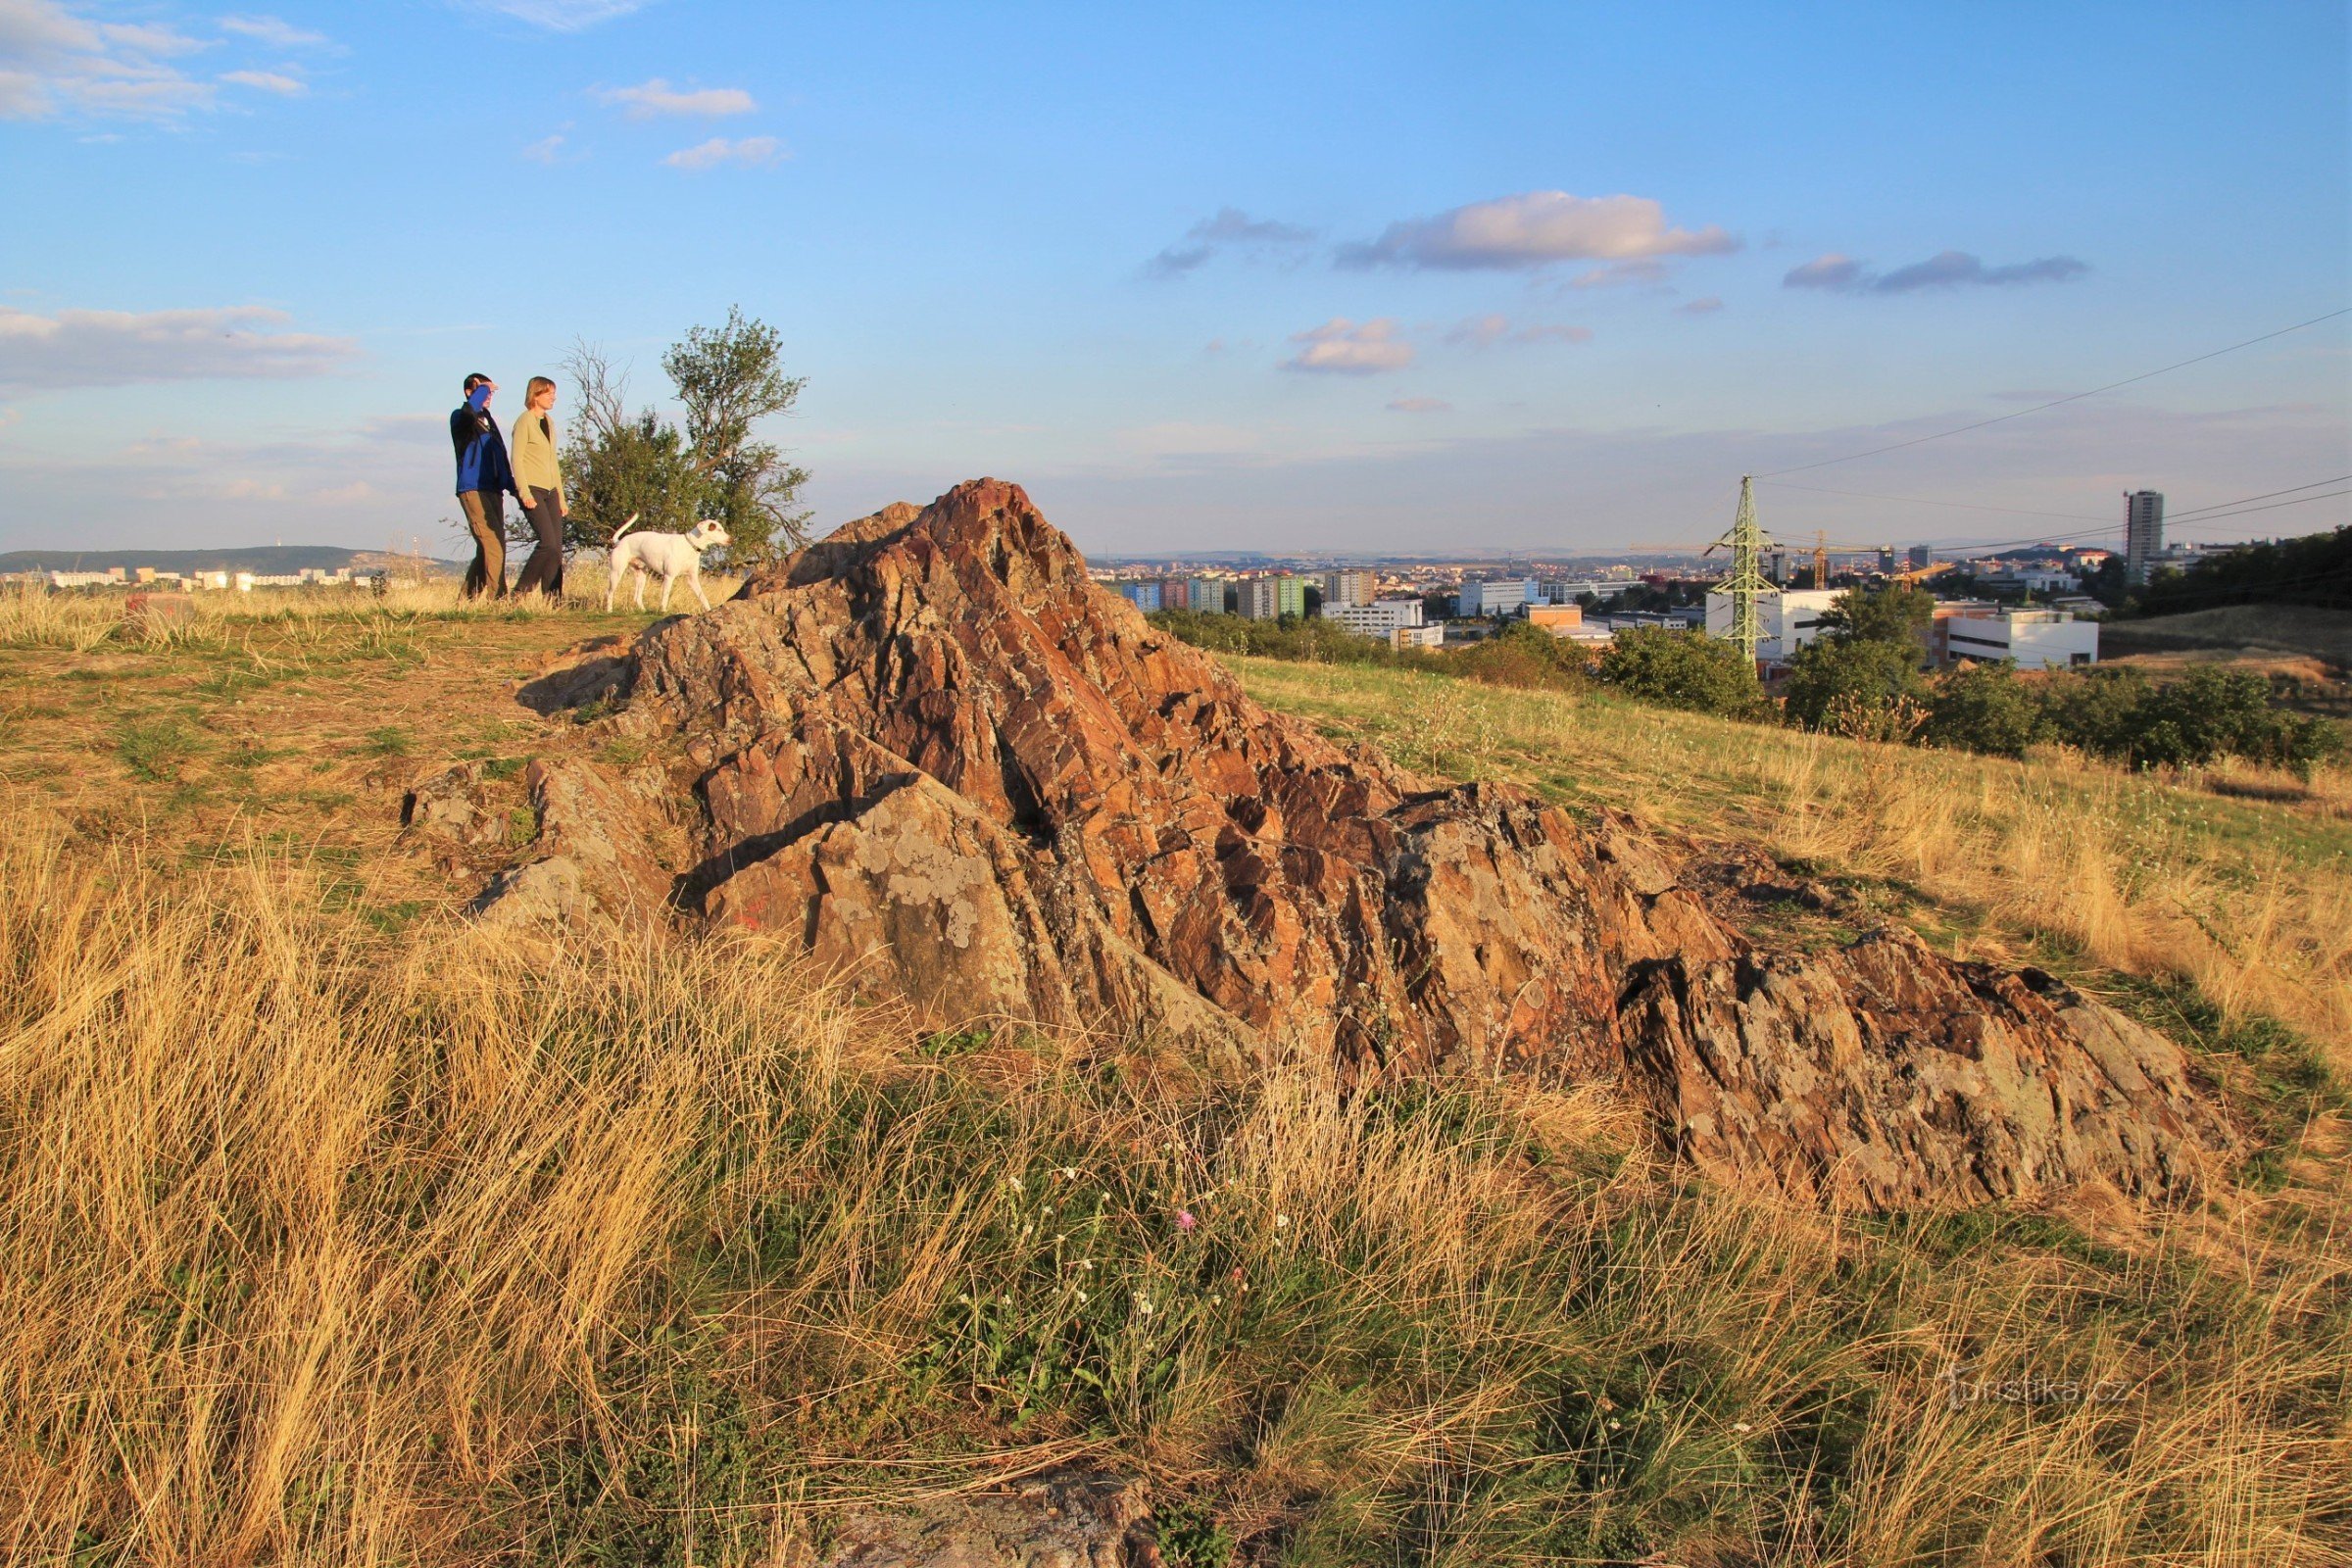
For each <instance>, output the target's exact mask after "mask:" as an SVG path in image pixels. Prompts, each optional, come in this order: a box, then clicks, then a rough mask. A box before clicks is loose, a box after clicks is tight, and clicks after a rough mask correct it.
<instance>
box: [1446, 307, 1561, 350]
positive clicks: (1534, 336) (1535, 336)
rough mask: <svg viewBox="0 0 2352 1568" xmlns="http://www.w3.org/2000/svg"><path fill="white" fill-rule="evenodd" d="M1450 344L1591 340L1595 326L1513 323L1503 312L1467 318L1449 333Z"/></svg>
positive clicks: (1473, 346) (1480, 346)
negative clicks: (1520, 324) (1514, 324)
mask: <svg viewBox="0 0 2352 1568" xmlns="http://www.w3.org/2000/svg"><path fill="white" fill-rule="evenodd" d="M1592 341H1593V329H1592V328H1591V327H1589V326H1557V325H1551V324H1547V323H1530V324H1527V325H1523V326H1513V325H1512V324H1511V319H1510V318H1509V317H1507V316H1504V315H1502V314H1501V313H1500V312H1490V313H1489V314H1487V315H1485V316H1473V317H1470V318H1467V319H1464V320H1463V321H1461V322H1460V323H1459V324H1457V325H1456V326H1455V327H1454V329H1453V330H1452V331H1450V332H1448V333H1446V342H1448V343H1467V344H1468V345H1470V346H1471V347H1472V348H1479V349H1483V348H1491V347H1493V346H1494V345H1495V344H1497V343H1590V342H1592Z"/></svg>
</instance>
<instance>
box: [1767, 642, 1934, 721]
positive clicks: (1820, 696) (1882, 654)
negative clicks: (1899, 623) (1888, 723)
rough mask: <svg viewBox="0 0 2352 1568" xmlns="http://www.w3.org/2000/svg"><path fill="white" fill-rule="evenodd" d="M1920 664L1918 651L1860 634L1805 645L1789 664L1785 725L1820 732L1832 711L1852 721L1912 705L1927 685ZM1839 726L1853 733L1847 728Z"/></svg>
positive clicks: (1916, 701) (1909, 646)
mask: <svg viewBox="0 0 2352 1568" xmlns="http://www.w3.org/2000/svg"><path fill="white" fill-rule="evenodd" d="M1919 661H1920V654H1919V650H1918V649H1917V648H1915V647H1913V646H1911V645H1910V644H1908V643H1896V642H1884V641H1881V640H1879V639H1878V638H1876V637H1866V636H1862V635H1858V634H1857V635H1849V636H1842V637H1824V638H1823V639H1822V640H1821V641H1819V642H1817V643H1808V644H1807V645H1806V646H1804V647H1802V648H1800V649H1798V650H1797V651H1796V657H1795V658H1793V659H1791V660H1790V661H1789V688H1788V692H1787V696H1788V711H1789V720H1790V721H1791V722H1793V723H1798V724H1802V725H1804V726H1805V728H1807V729H1821V728H1823V727H1825V726H1826V725H1827V724H1828V723H1829V720H1830V717H1831V715H1832V713H1833V712H1836V713H1839V714H1843V715H1846V716H1847V717H1849V718H1850V717H1851V716H1853V715H1857V714H1861V713H1867V712H1871V711H1892V710H1893V709H1894V708H1895V707H1896V706H1897V705H1899V704H1913V705H1916V704H1917V703H1918V702H1919V701H1920V699H1921V697H1922V696H1923V694H1924V693H1925V691H1926V685H1927V683H1926V682H1925V681H1924V680H1923V679H1922V678H1921V676H1920V673H1919ZM1838 727H1839V728H1841V729H1844V730H1847V731H1849V732H1850V731H1851V729H1852V725H1851V724H1850V723H1845V724H1840V725H1839V726H1838Z"/></svg>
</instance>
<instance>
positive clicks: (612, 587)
mask: <svg viewBox="0 0 2352 1568" xmlns="http://www.w3.org/2000/svg"><path fill="white" fill-rule="evenodd" d="M636 523H637V514H636V513H634V512H632V513H630V514H629V520H628V521H627V522H624V523H622V524H621V525H620V526H619V527H618V528H615V529H613V554H612V558H611V560H610V561H609V562H607V564H606V566H605V573H606V575H605V608H606V609H607V610H611V609H612V608H613V595H614V594H616V593H618V592H620V579H621V577H622V575H623V574H624V573H626V572H631V571H634V572H636V573H637V608H638V609H639V610H643V609H644V608H645V579H646V578H648V577H660V578H661V579H662V610H664V611H667V610H668V609H669V589H670V585H671V584H672V583H674V582H676V581H677V580H678V579H679V578H680V577H683V578H685V579H686V582H687V585H688V586H689V587H691V588H693V590H694V597H695V598H697V599H700V600H701V601H702V602H703V608H704V609H705V610H709V609H710V608H711V598H710V596H709V595H708V594H706V593H704V592H703V552H704V551H706V550H711V549H715V548H716V547H718V546H719V545H723V544H727V543H730V542H731V541H729V539H728V538H727V530H726V529H724V528H722V527H720V526H719V525H718V521H717V519H716V518H713V517H705V518H704V519H703V520H702V521H700V522H698V523H696V524H695V525H694V531H693V532H691V533H641V534H638V535H636V536H635V537H633V538H628V539H623V538H622V537H621V535H622V534H624V533H627V532H628V531H629V530H630V529H631V528H632V527H634V526H636Z"/></svg>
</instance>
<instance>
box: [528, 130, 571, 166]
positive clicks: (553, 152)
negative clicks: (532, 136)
mask: <svg viewBox="0 0 2352 1568" xmlns="http://www.w3.org/2000/svg"><path fill="white" fill-rule="evenodd" d="M563 151H564V138H563V137H562V136H561V135H555V136H542V137H540V138H539V139H538V140H537V141H535V142H533V143H531V144H530V145H529V146H528V147H525V148H524V149H523V150H522V156H523V157H525V158H527V159H529V160H530V161H531V162H532V163H534V164H552V163H554V162H555V161H556V159H557V158H558V157H559V156H561V155H562V153H563Z"/></svg>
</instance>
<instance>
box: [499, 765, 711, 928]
mask: <svg viewBox="0 0 2352 1568" xmlns="http://www.w3.org/2000/svg"><path fill="white" fill-rule="evenodd" d="M523 783H524V785H525V787H526V788H527V789H528V790H529V792H530V801H531V809H532V811H533V812H534V814H535V815H536V817H537V821H538V831H537V833H536V835H535V836H534V837H533V839H532V841H531V846H530V851H529V854H528V856H527V857H526V858H525V859H524V860H523V861H522V863H520V864H519V865H516V866H515V867H513V868H512V869H510V870H507V871H503V872H501V873H500V874H499V875H498V877H497V878H496V879H494V880H493V881H492V882H491V884H490V885H489V886H488V887H487V888H485V889H483V890H482V894H481V897H479V898H477V899H476V900H474V902H473V908H472V913H473V915H474V916H475V918H477V919H479V920H481V921H482V922H483V923H484V924H486V925H495V926H510V927H520V928H526V929H532V930H540V931H545V930H550V929H555V928H560V927H564V926H570V925H574V924H577V923H580V922H582V921H586V920H596V921H598V922H599V923H600V924H620V925H644V924H647V923H650V922H652V921H655V920H658V919H660V918H662V916H664V915H665V914H666V913H667V909H668V903H669V893H670V888H671V886H672V884H673V882H674V878H673V876H672V875H671V873H670V872H669V870H668V868H667V867H666V866H665V865H664V864H663V859H664V856H663V846H662V838H663V836H664V833H663V829H664V828H665V827H666V826H667V825H668V823H669V820H670V802H669V799H668V796H669V791H668V788H667V781H666V780H665V779H664V778H663V777H662V774H661V773H660V771H659V770H658V769H650V768H648V769H640V770H639V771H637V772H635V773H632V774H630V775H628V776H626V777H625V778H621V779H617V780H616V779H613V778H612V777H609V776H608V775H607V774H605V773H604V772H603V771H602V770H600V769H598V768H597V767H595V766H593V765H592V764H590V763H587V762H583V761H579V760H575V759H569V758H565V759H557V760H548V759H540V760H534V761H533V762H532V763H531V765H530V766H529V767H528V768H527V769H526V770H525V771H524V773H523ZM673 858H674V857H673Z"/></svg>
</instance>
